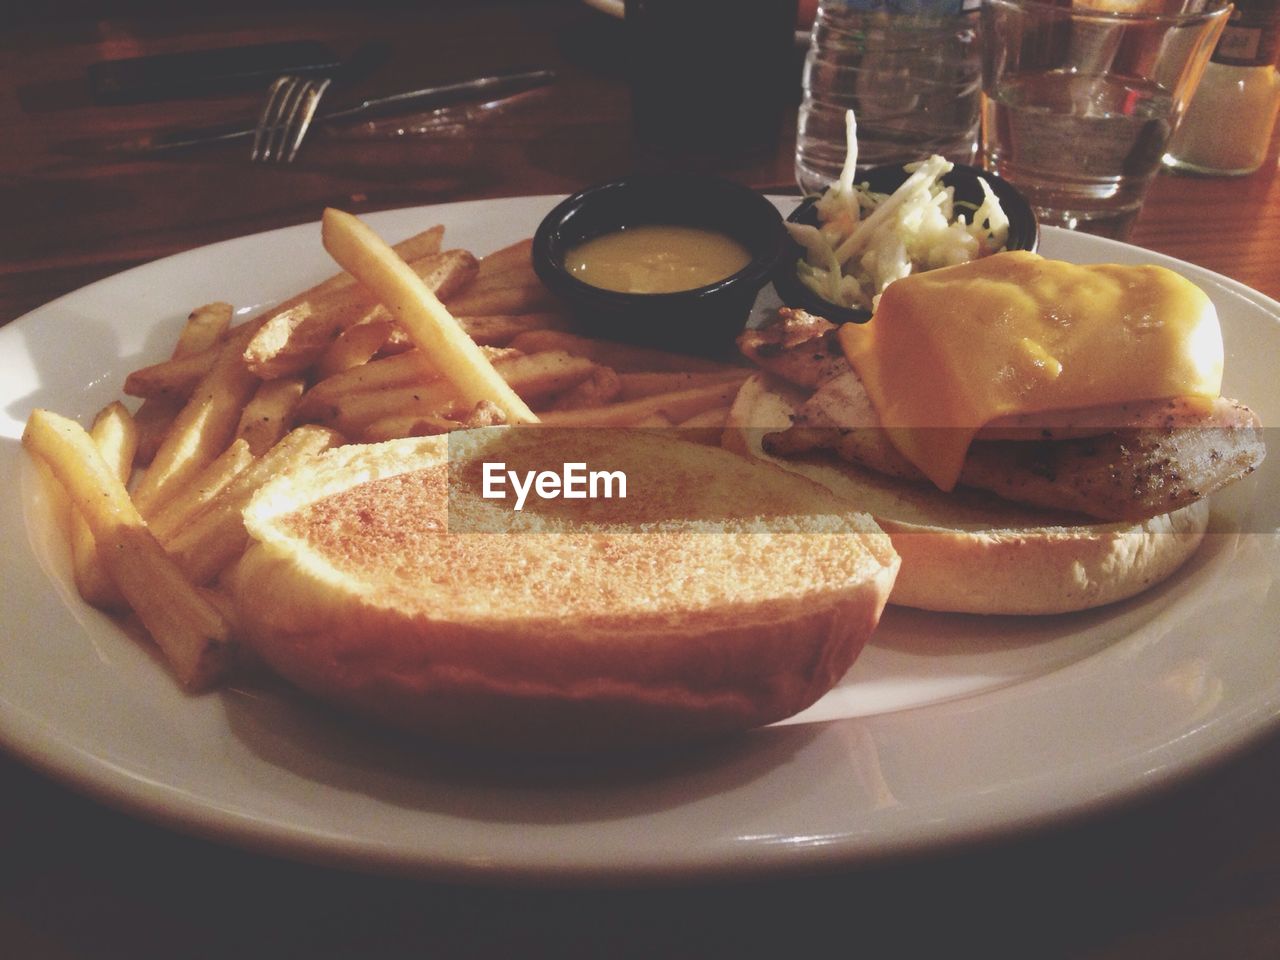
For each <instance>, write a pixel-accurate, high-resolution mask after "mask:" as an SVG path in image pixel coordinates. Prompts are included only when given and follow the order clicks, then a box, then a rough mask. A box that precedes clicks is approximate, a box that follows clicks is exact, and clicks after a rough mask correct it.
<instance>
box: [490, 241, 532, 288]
mask: <svg viewBox="0 0 1280 960" xmlns="http://www.w3.org/2000/svg"><path fill="white" fill-rule="evenodd" d="M532 253H533V238H532V237H527V238H525V239H524V240H517V241H516V242H515V243H513V244H510V245H509V246H505V247H503V248H502V249H501V250H495V251H494V252H493V253H490V254H486V255H485V256H484V257H482V258H481V259H480V268H479V270H478V271H477V272H476V278H477V279H484V278H486V277H490V276H492V275H494V274H498V273H503V272H505V271H507V270H511V269H513V268H521V267H525V266H527V267H530V268H532V266H533V260H532Z"/></svg>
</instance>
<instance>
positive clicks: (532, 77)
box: [64, 70, 556, 154]
mask: <svg viewBox="0 0 1280 960" xmlns="http://www.w3.org/2000/svg"><path fill="white" fill-rule="evenodd" d="M555 76H556V75H555V73H554V72H553V71H551V70H525V71H520V72H517V73H501V74H495V75H493V76H489V77H476V78H474V79H471V80H462V81H459V82H457V83H446V84H443V85H441V86H436V87H425V88H423V89H421V90H408V91H405V92H404V93H393V94H391V95H389V96H385V97H375V98H373V99H371V100H363V101H361V102H360V103H357V104H354V105H353V106H349V107H335V108H333V109H330V110H324V109H321V110H320V111H319V113H318V114H317V115H316V118H315V120H314V121H313V123H314V124H321V123H326V122H328V121H331V120H350V119H354V118H356V117H376V116H383V115H386V114H389V113H394V112H396V111H398V110H405V109H408V108H411V107H412V108H417V109H423V108H428V109H429V108H434V107H443V106H448V105H449V104H454V103H462V102H466V101H469V100H478V99H482V98H486V97H487V98H491V99H498V98H501V97H508V96H511V95H513V94H516V93H522V92H524V91H526V90H533V89H536V88H538V87H542V86H546V85H547V84H548V83H550V82H551V81H552V80H554V79H555ZM256 129H257V125H256V123H253V122H248V121H238V122H235V123H227V124H219V125H216V126H209V127H197V128H190V129H183V130H167V131H160V132H158V133H150V134H146V135H145V136H142V137H135V138H131V139H127V140H116V141H110V142H102V141H98V142H93V143H86V142H83V141H81V142H78V143H75V144H64V147H73V148H74V151H73V152H76V153H81V152H83V151H84V148H86V147H87V148H90V150H91V152H94V153H105V154H147V153H157V152H161V151H165V150H177V149H179V148H181V147H192V146H198V145H200V144H206V143H219V142H221V141H223V140H239V139H242V138H244V137H251V136H253V134H254V131H255V130H256Z"/></svg>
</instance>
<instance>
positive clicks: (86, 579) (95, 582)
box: [71, 401, 138, 610]
mask: <svg viewBox="0 0 1280 960" xmlns="http://www.w3.org/2000/svg"><path fill="white" fill-rule="evenodd" d="M89 436H90V437H92V438H93V442H94V445H95V446H96V447H97V448H98V453H99V454H100V455H101V456H102V460H103V462H104V463H105V464H106V465H107V468H108V469H109V470H110V471H111V472H112V473H113V474H114V475H115V476H116V478H117V479H119V481H120V482H121V483H123V484H128V482H129V474H130V473H131V472H132V470H133V458H134V455H135V453H136V452H137V449H138V429H137V427H136V426H135V424H134V422H133V417H131V416H130V415H129V411H128V410H127V409H125V406H124V404H122V403H120V402H119V401H116V402H114V403H111V404H108V405H107V406H106V407H104V408H103V409H102V410H100V411H99V412H98V415H97V416H96V417H95V418H94V420H93V426H92V427H91V428H90V429H89ZM71 567H72V571H73V573H74V575H75V581H76V589H77V590H79V591H80V596H81V597H83V598H84V599H85V601H87V602H88V603H91V604H93V605H94V606H95V607H100V608H102V609H105V610H122V609H125V608H126V607H127V606H128V603H127V601H126V600H125V599H124V597H123V596H122V595H121V594H120V590H119V589H118V588H117V587H116V585H115V581H114V580H112V579H111V577H110V576H109V575H108V574H107V569H106V567H105V566H104V565H103V563H102V552H101V550H100V549H99V547H98V541H97V539H96V538H95V537H94V535H93V531H92V530H91V529H89V523H88V521H86V520H85V518H84V515H83V514H82V513H80V511H79V510H73V511H72V516H71Z"/></svg>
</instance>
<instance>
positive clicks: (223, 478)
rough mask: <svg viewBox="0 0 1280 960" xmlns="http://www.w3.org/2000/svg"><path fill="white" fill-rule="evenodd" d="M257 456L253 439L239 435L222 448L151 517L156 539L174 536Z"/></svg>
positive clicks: (164, 539)
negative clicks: (183, 487) (252, 444)
mask: <svg viewBox="0 0 1280 960" xmlns="http://www.w3.org/2000/svg"><path fill="white" fill-rule="evenodd" d="M255 459H257V458H256V457H254V455H253V453H252V452H251V451H250V450H249V442H248V441H247V440H245V439H243V438H237V439H236V440H235V441H234V442H233V443H232V444H231V446H229V447H227V449H226V450H224V451H222V453H221V454H220V455H219V456H218V459H217V460H214V461H213V463H211V464H209V465H208V466H207V467H205V468H204V469H203V470H201V471H200V474H199V475H198V476H197V477H196V478H195V479H194V480H192V481H191V484H190V485H189V486H188V487H187V488H185V489H184V490H181V491H179V493H178V495H177V496H175V497H174V498H173V499H172V500H170V501H169V502H168V503H166V504H165V505H164V508H163V509H162V510H160V511H159V512H158V513H157V514H156V515H155V516H154V517H152V518H151V521H150V526H151V530H152V532H153V533H154V534H155V535H156V538H157V539H159V540H160V541H161V542H162V543H163V542H164V541H166V540H169V539H171V538H172V537H173V536H174V534H176V533H177V532H178V530H180V529H181V528H182V526H183V525H184V524H186V523H187V522H189V521H190V520H191V518H192V517H194V516H195V515H196V514H197V513H199V512H200V511H201V510H203V509H204V508H205V506H206V505H207V504H209V503H210V502H211V501H212V500H213V498H214V497H216V496H217V495H218V494H219V493H221V492H222V491H223V490H224V489H225V488H226V486H227V484H229V483H230V482H231V481H232V480H234V479H235V478H236V477H238V476H239V475H240V474H241V473H242V472H243V471H244V470H245V469H246V468H247V467H248V466H249V465H250V464H251V463H253V461H254V460H255Z"/></svg>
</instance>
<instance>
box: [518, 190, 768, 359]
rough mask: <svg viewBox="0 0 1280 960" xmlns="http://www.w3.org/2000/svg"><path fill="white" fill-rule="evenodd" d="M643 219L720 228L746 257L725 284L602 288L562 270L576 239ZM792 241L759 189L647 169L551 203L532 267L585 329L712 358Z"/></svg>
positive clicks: (744, 315)
mask: <svg viewBox="0 0 1280 960" xmlns="http://www.w3.org/2000/svg"><path fill="white" fill-rule="evenodd" d="M645 224H657V225H666V226H689V227H701V228H703V229H706V230H713V231H716V232H718V233H722V234H724V235H725V236H727V237H730V238H732V239H734V240H736V241H738V242H739V243H740V244H742V245H743V246H744V247H746V249H747V251H748V252H749V253H750V256H751V260H750V261H749V262H748V263H747V265H746V266H745V267H743V268H742V269H741V270H739V271H738V272H737V273H733V274H730V275H729V276H727V277H725V278H724V279H723V280H718V281H716V282H715V283H711V284H707V285H706V286H702V287H695V288H694V289H691V290H681V291H679V292H676V293H623V292H619V291H615V290H605V289H603V288H601V287H594V286H591V285H590V284H588V283H586V282H584V281H582V280H580V279H578V278H577V277H576V276H574V275H573V274H571V273H570V272H569V270H568V269H567V268H566V266H565V262H566V256H567V254H568V253H569V252H570V251H572V250H573V248H574V247H576V246H578V244H580V243H582V242H584V241H586V240H590V239H593V238H595V237H598V236H601V235H603V234H608V233H613V232H615V231H617V230H621V229H624V228H627V227H636V226H641V225H645ZM790 247H791V239H790V237H789V236H788V234H787V231H786V227H785V225H784V224H783V221H782V215H781V214H780V213H779V212H778V210H777V208H776V207H774V205H773V204H772V203H770V202H769V201H768V200H767V199H765V197H764V196H762V195H761V194H759V193H757V192H756V191H754V190H752V189H750V188H748V187H744V186H742V185H740V184H737V183H732V182H730V181H728V180H722V179H720V178H718V177H710V176H704V175H699V174H646V175H636V176H631V177H626V178H624V179H621V180H614V181H612V182H610V183H603V184H599V185H598V186H594V187H590V188H588V189H586V190H583V191H582V192H581V193H577V194H574V195H573V196H572V197H570V198H569V199H567V200H565V201H563V202H562V203H560V204H559V205H558V206H556V207H555V209H553V210H552V211H551V212H550V213H549V214H548V215H547V216H546V218H545V219H544V220H543V221H542V224H541V225H540V226H539V227H538V230H537V232H536V233H535V234H534V237H533V267H534V270H535V271H537V274H538V276H539V277H540V278H541V279H542V282H543V283H544V284H546V286H547V288H548V289H549V290H551V292H552V293H553V294H555V295H556V296H557V297H559V298H560V299H561V300H563V301H564V302H565V303H566V304H567V305H568V307H569V310H570V314H571V316H572V318H573V323H574V325H575V326H576V327H577V328H578V329H579V330H580V331H582V332H583V333H584V334H586V335H589V336H592V337H599V338H603V339H608V340H621V341H625V342H629V343H636V344H642V345H645V346H654V347H661V348H663V349H666V350H676V351H680V352H683V353H700V354H712V353H720V352H723V351H725V350H727V349H728V348H729V346H730V344H731V343H732V341H733V339H734V337H735V336H737V334H738V333H740V332H741V331H742V329H743V327H744V326H745V324H746V321H747V317H748V315H749V314H750V312H751V307H752V305H753V304H754V303H755V299H756V295H757V294H758V293H759V292H760V289H761V288H762V287H764V286H765V284H767V283H768V282H769V281H770V280H772V279H773V275H774V273H775V271H776V270H777V268H778V266H779V264H781V263H782V262H783V258H784V257H785V256H786V255H787V251H788V250H789V249H790Z"/></svg>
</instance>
